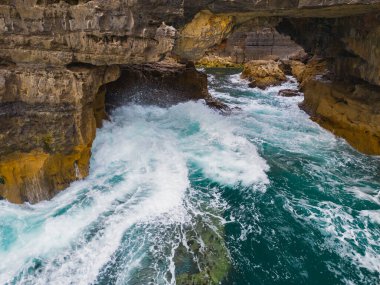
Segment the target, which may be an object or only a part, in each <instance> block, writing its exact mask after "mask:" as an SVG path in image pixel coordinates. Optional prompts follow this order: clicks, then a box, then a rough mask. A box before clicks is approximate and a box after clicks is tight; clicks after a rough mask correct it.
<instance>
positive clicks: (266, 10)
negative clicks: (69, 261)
mask: <svg viewBox="0 0 380 285" xmlns="http://www.w3.org/2000/svg"><path fill="white" fill-rule="evenodd" d="M379 11H380V0H364V1H363V0H360V1H359V0H355V1H352V0H335V1H334V0H333V1H312V0H303V1H290V0H289V1H277V0H269V1H251V0H236V1H225V0H213V1H211V0H199V1H190V0H185V1H178V0H155V1H151V0H134V1H130V0H128V1H127V0H91V1H90V0H64V1H63V0H61V1H59V0H23V1H18V0H5V1H1V4H0V104H1V105H0V110H1V112H0V146H1V148H0V155H1V156H0V196H2V197H4V198H7V199H9V200H10V201H12V202H17V203H21V202H24V201H29V202H32V203H34V202H38V201H41V200H43V199H48V198H50V197H52V196H53V195H54V194H55V193H57V191H58V190H60V189H63V188H64V187H66V186H67V185H68V183H70V182H71V181H73V180H75V179H78V178H80V177H84V176H86V175H87V173H88V163H89V157H90V149H91V144H92V141H93V139H94V136H95V128H96V126H100V125H101V121H102V119H103V118H104V117H105V111H104V102H105V100H106V99H105V98H104V96H105V94H106V92H107V91H106V88H107V87H106V86H105V85H106V84H107V83H109V82H112V81H115V80H117V78H118V76H119V71H118V70H119V66H122V67H123V66H125V65H134V64H146V63H152V62H158V61H162V60H164V59H165V58H167V57H174V58H176V59H178V60H179V61H180V62H185V63H186V62H188V61H196V60H199V59H200V58H202V57H203V56H204V55H205V54H206V53H207V52H210V55H212V52H213V51H215V50H218V48H220V47H221V46H223V44H226V45H225V46H226V48H225V50H228V49H229V48H231V49H236V48H235V45H234V44H229V37H230V36H231V40H230V43H237V45H236V46H239V41H237V40H236V39H237V38H238V37H239V34H240V35H245V34H244V33H245V32H244V26H246V27H254V26H255V25H256V24H257V23H259V24H258V25H256V26H257V27H259V28H258V30H257V31H258V32H257V33H256V32H255V31H253V34H249V33H248V34H247V37H246V38H244V39H242V42H246V43H248V45H249V43H254V44H253V45H252V48H253V50H257V48H258V49H261V47H262V46H264V45H266V44H268V45H269V47H270V48H271V49H272V48H273V50H275V47H276V49H277V47H279V49H282V48H280V47H281V46H282V45H283V46H284V50H286V49H287V48H288V43H289V41H290V38H289V36H290V37H291V40H292V43H293V42H295V43H297V45H298V46H302V47H303V48H304V49H305V51H307V52H308V53H310V54H312V55H318V56H320V57H321V58H323V59H325V61H324V62H325V64H326V67H327V69H328V72H327V73H328V75H329V77H328V78H327V79H328V80H330V81H331V82H332V83H331V84H330V83H329V84H326V83H325V81H323V80H321V78H322V75H313V76H310V77H309V76H308V69H307V67H306V68H305V70H304V71H302V72H301V71H300V70H299V72H298V71H297V74H298V73H299V77H300V78H299V79H301V77H302V79H301V81H302V82H303V83H302V88H304V90H305V96H306V99H305V106H309V107H308V108H307V109H309V110H310V112H317V113H320V116H321V117H326V118H327V114H325V113H323V114H322V112H319V110H320V108H315V107H313V106H316V105H317V104H316V103H315V104H314V103H310V104H309V103H308V102H320V101H319V100H316V99H315V100H314V99H313V98H314V97H313V96H316V94H315V92H317V91H316V90H323V91H324V94H330V93H334V92H335V91H334V92H333V91H332V90H335V87H334V86H335V85H336V84H337V85H336V86H338V85H339V86H340V83H342V82H345V83H346V84H347V85H348V86H350V88H349V91H350V92H351V93H350V94H348V95H345V94H343V93H344V92H348V91H344V92H343V93H342V96H343V95H345V96H348V98H355V100H356V101H355V102H356V103H355V104H364V105H363V106H364V107H363V110H365V112H370V115H371V116H370V117H368V118H364V117H366V116H362V117H360V120H358V119H357V120H353V119H352V116H347V117H349V120H350V121H352V120H353V122H354V123H353V124H352V123H351V125H350V127H349V128H348V127H347V128H348V130H349V131H348V132H351V131H352V130H355V128H354V127H352V126H353V125H358V126H359V125H360V126H361V125H365V124H368V125H371V126H372V125H376V124H377V125H378V121H376V120H377V117H376V114H377V113H376V112H377V109H376V108H375V109H373V108H367V107H366V105H371V104H372V103H371V102H370V101H368V100H369V99H368V100H367V99H366V98H367V97H366V96H369V97H368V98H371V99H370V100H373V98H376V94H377V92H378V91H377V87H378V86H379V85H380V78H379V66H380V64H379V60H380V55H379V48H378V47H379V38H380V36H379V28H378V27H379ZM258 18H260V19H258ZM260 23H261V24H260ZM262 23H264V24H262ZM265 23H271V26H270V30H265V27H263V25H264V26H265V25H266V24H265ZM263 29H264V30H263ZM234 32H235V34H234ZM255 33H256V34H257V35H259V36H254V35H255ZM234 36H236V38H234ZM273 37H274V41H273ZM256 39H258V41H257V43H258V44H257V45H256V44H255V43H256V42H255V41H256ZM292 45H293V44H292ZM265 50H268V49H267V48H265ZM242 54H243V55H245V56H246V55H247V52H245V53H242ZM252 54H253V52H252ZM271 55H273V54H271ZM239 56H240V55H239ZM232 58H233V57H232ZM114 65H117V66H114ZM294 69H295V70H296V69H297V70H298V67H294ZM294 74H296V72H295V71H294ZM313 74H314V73H313ZM257 77H258V78H260V76H257ZM252 78H253V77H252ZM281 78H282V75H281V76H280V73H279V77H278V78H276V81H281ZM306 78H310V80H306ZM327 79H326V77H325V80H327ZM314 81H318V83H315V85H313V84H314V83H313V82H314ZM308 82H310V84H308ZM347 82H348V83H347ZM270 84H272V83H270ZM320 84H324V86H325V87H323V88H322V87H321V86H320ZM313 86H317V87H313ZM338 89H339V88H338ZM339 90H340V89H339ZM355 90H356V91H355ZM318 92H319V91H318ZM361 92H362V93H361ZM334 94H335V93H334ZM368 94H372V95H368ZM373 94H375V95H373ZM328 96H332V95H328ZM334 96H335V95H334ZM335 97H337V96H335ZM338 97H339V96H338ZM308 98H310V100H309V99H308ZM350 100H351V99H350ZM352 100H353V99H352ZM366 100H367V101H366ZM348 101H349V100H348ZM349 102H351V101H349ZM366 102H367V103H366ZM209 104H210V105H211V103H209ZM215 104H217V103H215ZM348 105H349V106H351V105H352V104H351V103H350V104H348ZM372 105H373V104H372ZM336 110H337V109H336V108H335V107H334V108H330V111H329V112H335V111H336ZM339 110H340V112H348V110H347V111H343V109H339ZM335 117H336V116H334V117H331V116H330V117H328V118H329V121H330V122H334V120H335V119H334V118H335ZM370 118H371V119H370ZM369 120H375V123H374V124H373V123H371V124H370V121H369ZM331 124H334V123H331ZM340 126H342V128H346V126H348V124H343V123H340ZM330 129H332V128H330ZM361 130H365V131H363V132H362V133H361V134H362V136H364V137H366V136H367V132H366V130H367V129H365V128H364V127H363V128H361ZM334 131H335V132H336V133H338V132H337V131H336V130H334ZM371 132H372V133H373V134H374V135H373V136H372V135H368V136H367V138H368V141H370V140H371V139H370V138H372V137H373V138H375V137H376V136H378V133H377V130H376V128H372V127H371ZM371 132H368V133H371ZM344 133H345V132H343V131H341V132H339V133H338V134H341V135H343V136H345V137H346V138H347V139H348V140H350V138H349V135H345V134H344ZM363 140H364V139H363ZM351 143H352V144H353V145H356V144H355V143H354V142H351ZM373 145H374V146H375V143H374V144H373ZM359 149H361V148H359ZM376 149H377V148H376V147H373V148H371V151H368V152H369V153H377V150H376Z"/></svg>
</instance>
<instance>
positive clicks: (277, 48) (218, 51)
mask: <svg viewBox="0 0 380 285" xmlns="http://www.w3.org/2000/svg"><path fill="white" fill-rule="evenodd" d="M280 21H281V18H277V17H273V18H270V17H260V18H255V19H252V20H249V21H246V22H244V23H239V24H237V25H236V26H235V27H234V29H233V30H232V31H231V34H230V35H229V36H228V37H227V39H225V40H223V41H222V42H221V43H220V44H219V45H216V46H214V47H212V48H211V49H209V50H208V51H207V56H206V57H204V58H202V59H201V60H200V61H199V62H200V64H201V65H205V66H212V64H213V63H215V67H218V66H220V64H219V63H220V62H222V61H223V59H224V61H228V62H230V65H232V64H244V63H246V62H248V61H251V60H265V59H266V60H268V59H289V58H293V57H297V56H298V57H299V55H304V54H305V52H304V50H303V48H302V47H301V46H300V45H298V44H297V43H296V42H294V41H293V40H292V39H291V38H290V36H289V35H285V34H280V33H279V32H278V31H277V30H276V26H277V25H278V23H279V22H280ZM213 58H217V59H219V60H218V61H215V60H210V59H213ZM202 62H203V63H204V62H206V63H204V64H202Z"/></svg>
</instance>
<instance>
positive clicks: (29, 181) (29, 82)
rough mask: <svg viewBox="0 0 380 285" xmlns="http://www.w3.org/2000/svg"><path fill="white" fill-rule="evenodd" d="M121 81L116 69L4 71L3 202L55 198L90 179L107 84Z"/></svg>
mask: <svg viewBox="0 0 380 285" xmlns="http://www.w3.org/2000/svg"><path fill="white" fill-rule="evenodd" d="M118 76H119V68H118V67H117V66H110V67H94V66H82V65H78V66H71V67H69V68H65V67H63V68H60V67H51V68H44V69H42V68H40V67H39V66H30V65H27V66H12V67H8V68H7V69H6V70H1V72H0V82H1V88H0V103H1V105H0V110H1V111H0V134H1V135H0V145H1V148H0V155H1V160H0V177H1V183H0V195H1V196H2V197H5V198H7V199H8V200H9V201H11V202H15V203H21V202H25V201H28V202H30V203H35V202H38V201H41V200H45V199H50V198H51V197H53V196H54V194H56V193H57V191H59V190H62V189H64V188H66V187H67V186H68V185H69V183H70V182H72V181H73V180H76V179H79V178H82V177H85V176H86V175H87V174H88V163H89V159H90V155H91V145H92V142H93V140H94V138H95V130H96V127H97V120H96V118H97V117H98V118H99V116H102V114H101V113H99V111H98V110H99V102H100V103H101V102H102V101H103V102H104V99H102V97H104V92H103V88H102V85H104V84H106V83H108V82H110V81H114V80H116V79H117V78H118ZM102 108H103V109H104V106H103V107H102ZM102 108H101V107H100V109H102ZM98 125H99V120H98Z"/></svg>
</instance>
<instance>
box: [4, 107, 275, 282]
mask: <svg viewBox="0 0 380 285" xmlns="http://www.w3.org/2000/svg"><path fill="white" fill-rule="evenodd" d="M192 126H195V127H194V128H195V129H192ZM235 128H236V126H233V125H230V123H229V122H228V119H227V118H226V117H223V116H221V115H219V114H218V113H216V112H214V111H211V110H210V109H209V108H207V107H205V106H204V104H202V103H201V102H198V103H186V104H180V105H177V106H174V107H172V108H169V109H162V108H156V107H141V106H129V107H124V108H120V109H118V110H117V111H116V112H115V113H114V114H113V122H108V123H105V125H104V127H103V128H102V129H101V130H100V131H99V133H98V135H97V138H96V140H95V143H94V148H93V158H92V161H91V174H90V176H89V177H88V178H86V179H84V180H83V181H80V182H77V183H74V184H73V185H72V186H71V187H70V188H69V189H68V190H66V191H64V192H63V193H62V194H61V195H59V196H57V197H56V198H55V199H53V200H52V201H50V202H44V203H41V204H38V205H34V206H28V207H25V209H22V207H18V206H9V205H5V207H4V209H5V211H4V212H2V213H1V214H0V216H1V218H3V219H4V218H6V217H8V218H9V219H11V220H12V221H11V222H9V225H10V226H11V227H13V230H16V231H17V240H15V241H13V244H12V246H11V248H10V249H7V250H5V251H0V259H1V260H3V262H1V263H0V283H1V284H4V283H6V282H9V281H11V280H12V278H13V277H14V276H16V275H18V274H21V280H23V281H22V282H29V283H33V284H48V283H51V284H89V283H92V282H94V281H95V280H96V278H97V275H98V274H99V271H100V270H101V268H102V267H103V266H104V265H105V264H106V263H107V262H109V261H110V260H111V258H112V255H113V254H114V252H115V251H116V250H117V249H118V248H119V246H120V243H121V240H122V237H123V235H124V233H125V232H126V231H127V230H128V229H129V228H131V227H132V226H135V225H138V224H140V225H141V224H152V225H156V226H158V225H164V224H168V225H171V224H176V223H180V224H181V223H187V222H189V216H188V215H187V213H186V210H185V208H184V206H183V200H184V195H185V191H186V189H187V188H188V187H189V178H188V168H187V163H188V162H189V161H191V162H193V163H196V165H198V167H199V168H200V169H201V170H202V171H203V172H204V173H205V174H206V175H207V176H209V177H210V178H211V179H213V180H215V181H218V182H220V183H225V184H231V185H233V184H236V183H243V184H244V185H250V184H252V183H256V182H267V177H266V174H265V171H266V170H267V169H268V166H267V165H266V163H265V161H264V160H263V159H262V158H260V156H259V155H258V154H257V151H256V148H255V147H254V146H253V145H252V144H251V143H250V142H248V141H247V140H246V139H244V138H242V137H240V136H238V135H235V134H234V129H235ZM115 175H118V177H119V178H120V177H121V181H119V182H117V183H116V184H112V182H110V179H112V178H113V177H114V176H115ZM75 200H76V202H74V205H72V207H71V208H70V209H69V210H67V212H66V213H65V214H63V215H57V216H55V215H53V214H52V213H54V212H56V211H58V210H59V209H60V208H61V207H62V206H63V205H70V204H72V203H73V201H75ZM118 201H121V202H118ZM2 205H3V204H2ZM109 211H111V212H112V214H111V215H106V216H104V214H105V213H107V212H109ZM17 220H18V221H19V223H17V222H15V221H17ZM37 221H40V222H39V223H40V226H36V225H34V227H35V228H34V229H33V230H32V231H28V229H27V227H28V226H33V223H36V222H37ZM94 223H95V224H97V223H100V224H99V225H97V227H100V229H98V230H97V231H96V233H95V236H94V237H92V238H91V239H90V240H87V239H85V238H84V236H83V233H84V232H86V228H87V227H89V226H90V225H91V224H94ZM99 249H101V250H99ZM131 254H133V253H131ZM36 257H38V258H41V259H42V260H43V262H44V266H43V268H42V269H41V270H42V271H41V272H40V273H39V274H35V275H30V274H29V273H27V268H28V267H29V266H31V262H32V260H33V258H36ZM138 266H139V264H138V262H137V261H136V260H135V261H134V262H132V263H131V264H129V271H125V272H123V276H122V277H120V278H121V280H125V278H128V277H127V276H129V273H128V272H130V271H133V268H134V267H138ZM168 270H169V269H168ZM170 271H173V268H171V269H170ZM173 272H174V271H173ZM173 280H174V279H173ZM173 280H172V282H174V281H173Z"/></svg>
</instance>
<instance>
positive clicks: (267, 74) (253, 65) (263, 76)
mask: <svg viewBox="0 0 380 285" xmlns="http://www.w3.org/2000/svg"><path fill="white" fill-rule="evenodd" d="M241 76H242V78H244V79H247V80H249V81H250V82H251V83H250V85H249V86H250V87H258V88H260V89H265V88H267V87H269V86H275V85H280V84H281V83H283V82H285V81H286V76H285V73H284V72H283V71H282V69H281V68H280V63H279V62H276V61H273V60H268V61H267V60H252V61H250V62H248V63H246V64H245V65H244V70H243V72H242V75H241Z"/></svg>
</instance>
